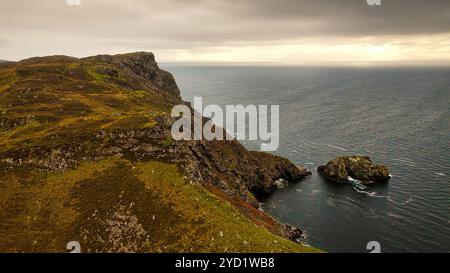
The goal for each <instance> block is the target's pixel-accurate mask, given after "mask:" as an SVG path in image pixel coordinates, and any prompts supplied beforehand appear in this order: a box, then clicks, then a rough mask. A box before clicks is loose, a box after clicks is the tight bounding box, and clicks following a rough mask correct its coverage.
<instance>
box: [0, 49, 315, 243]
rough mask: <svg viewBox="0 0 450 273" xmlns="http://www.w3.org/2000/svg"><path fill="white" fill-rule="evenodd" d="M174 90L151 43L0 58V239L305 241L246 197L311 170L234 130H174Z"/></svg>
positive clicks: (177, 100)
mask: <svg viewBox="0 0 450 273" xmlns="http://www.w3.org/2000/svg"><path fill="white" fill-rule="evenodd" d="M179 94H180V91H179V89H178V87H177V85H176V83H175V80H174V79H173V76H172V75H171V74H170V73H168V72H166V71H163V70H161V69H159V67H158V65H157V63H156V62H155V59H154V56H153V54H151V53H145V52H139V53H132V54H123V55H115V56H108V55H99V56H94V57H89V58H84V59H77V58H72V57H66V56H52V57H43V58H31V59H27V60H23V61H20V62H18V63H3V64H0V172H1V173H2V175H1V178H0V187H1V188H2V191H1V193H0V219H1V220H0V251H63V249H64V247H65V244H64V242H65V241H67V242H68V241H73V240H75V241H77V240H78V241H80V242H81V243H82V245H84V246H85V247H86V251H101V252H105V251H113V252H116V251H207V250H210V251H305V250H312V249H307V248H303V247H301V246H300V245H296V244H293V243H290V242H288V241H284V240H283V239H281V238H278V239H274V238H273V237H275V236H274V235H272V234H269V233H267V234H266V229H268V230H269V231H271V232H273V233H275V234H277V235H280V236H283V237H286V238H290V239H296V238H297V237H298V236H299V234H300V232H299V231H298V230H295V229H293V228H291V227H289V226H283V225H280V224H278V223H277V222H276V221H274V220H273V219H271V218H270V217H268V216H266V215H264V214H263V213H261V212H259V211H258V210H256V209H255V208H256V207H257V200H256V198H255V196H258V195H264V194H268V193H270V192H272V191H274V190H275V189H276V183H275V181H276V180H277V179H280V178H283V179H286V180H289V181H293V180H296V181H297V180H301V179H303V178H304V177H305V176H307V175H309V172H308V171H306V170H305V169H302V168H297V167H296V166H294V165H293V164H292V163H290V162H289V161H288V160H286V159H284V158H280V157H277V156H273V155H270V154H265V153H258V152H249V151H247V150H246V149H245V148H244V147H243V146H242V145H241V144H239V143H238V142H237V141H213V142H206V141H181V142H175V141H173V140H172V139H171V135H170V127H171V124H172V123H173V119H172V118H170V110H171V108H172V107H173V106H174V105H176V104H181V103H183V102H182V100H181V98H180V96H179ZM206 189H207V190H208V191H206ZM211 192H212V193H213V194H211ZM220 200H226V201H228V202H225V203H223V202H220ZM230 204H231V205H230ZM196 212H197V213H196ZM157 219H158V220H157ZM249 220H250V221H253V222H258V223H259V227H254V225H253V224H251V223H250V222H248V221H249ZM19 226H22V227H23V228H22V229H18V227H19ZM212 226H214V228H212ZM127 230H128V231H129V232H127ZM239 230H241V231H242V230H246V231H245V232H244V231H242V234H239V233H240V232H238V231H239ZM190 232H192V234H189V233H190ZM210 232H211V233H213V234H209V233H210ZM163 233H164V234H165V233H169V234H172V235H171V236H169V235H167V236H166V235H162V234H163ZM225 233H227V235H226V236H225ZM235 233H236V234H235ZM244 233H245V235H244ZM252 234H253V235H252ZM33 236H34V237H33ZM67 236H68V237H70V238H68V237H67ZM189 236H192V238H190V240H189V239H188V238H185V237H189ZM210 236H212V237H210ZM213 237H214V238H217V239H216V240H214V239H213V240H214V241H213V242H211V241H210V240H211V238H213ZM243 237H246V238H243ZM236 238H238V239H236ZM194 241H195V242H194ZM249 241H253V244H255V245H252V246H250V245H248V244H249ZM273 241H277V243H276V244H274V243H273ZM243 242H246V243H243ZM270 242H272V243H270ZM278 242H280V243H278ZM180 244H181V245H180Z"/></svg>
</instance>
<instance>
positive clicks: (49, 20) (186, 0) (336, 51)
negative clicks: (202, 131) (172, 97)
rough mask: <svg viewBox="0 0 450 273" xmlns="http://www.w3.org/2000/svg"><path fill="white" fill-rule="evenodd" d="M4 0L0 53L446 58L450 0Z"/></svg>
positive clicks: (164, 58) (180, 58) (219, 58)
mask: <svg viewBox="0 0 450 273" xmlns="http://www.w3.org/2000/svg"><path fill="white" fill-rule="evenodd" d="M67 1H77V0H0V59H8V60H19V59H23V58H27V57H31V56H42V55H54V54H64V55H72V56H79V57H82V56H89V55H95V54H101V53H122V52H132V51H142V50H145V51H152V52H154V53H155V54H156V56H157V59H158V60H159V61H160V62H285V63H310V62H311V63H314V62H337V63H340V62H356V63H358V62H360V63H365V62H372V61H395V62H398V61H409V62H422V61H432V62H449V63H450V0H381V6H369V5H368V4H367V1H366V0H81V5H80V6H70V5H68V4H67Z"/></svg>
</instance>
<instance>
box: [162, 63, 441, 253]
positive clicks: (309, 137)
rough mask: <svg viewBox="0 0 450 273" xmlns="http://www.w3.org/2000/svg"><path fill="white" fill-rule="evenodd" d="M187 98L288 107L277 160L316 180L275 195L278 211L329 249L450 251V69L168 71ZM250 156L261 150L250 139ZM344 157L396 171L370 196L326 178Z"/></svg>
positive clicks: (269, 204)
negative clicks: (325, 171)
mask: <svg viewBox="0 0 450 273" xmlns="http://www.w3.org/2000/svg"><path fill="white" fill-rule="evenodd" d="M162 67H163V68H165V69H166V70H169V71H170V72H172V73H173V74H174V76H175V78H176V80H177V83H178V85H179V87H180V89H181V92H182V97H183V98H184V99H185V100H187V101H192V100H193V97H194V96H200V97H202V98H203V102H204V104H219V105H226V104H244V105H248V104H256V105H259V104H278V105H280V146H279V149H278V150H277V151H275V152H274V153H275V154H278V155H282V156H285V157H287V158H289V159H290V160H291V161H292V162H294V163H295V164H298V165H303V166H305V167H307V168H308V169H310V170H311V171H312V172H313V175H312V176H311V177H310V178H308V179H306V180H304V181H302V182H300V183H297V184H291V185H289V186H288V187H286V188H283V189H281V190H279V191H277V192H276V193H274V194H272V195H271V196H270V197H269V198H268V199H267V200H265V202H264V203H263V208H264V210H265V211H267V212H268V213H269V214H271V215H272V216H274V217H275V218H277V219H279V220H280V221H282V222H286V223H290V224H294V225H296V226H299V227H300V228H301V229H303V230H305V231H306V234H307V242H308V243H309V244H310V245H313V246H315V247H318V248H321V249H324V250H326V251H328V252H369V250H367V249H366V247H367V244H368V242H370V241H377V242H379V243H380V244H381V251H382V252H450V110H449V108H450V68H442V67H440V68H439V67H429V68H426V67H415V68H414V67H408V68H407V67H398V68H395V67H384V68H383V67H372V68H368V67H341V68H337V67H328V68H327V67H295V66H217V65H174V64H166V65H163V66H162ZM245 145H246V146H247V147H248V148H250V149H257V148H258V147H259V146H258V145H257V143H253V142H250V143H249V142H245ZM338 155H367V156H370V157H371V158H372V160H373V161H374V162H375V163H382V164H386V165H388V166H389V167H390V168H391V173H392V176H393V177H392V179H391V180H390V182H389V183H387V184H379V185H375V186H371V187H370V188H369V190H368V191H366V192H358V191H356V190H355V189H354V188H353V187H352V186H351V185H350V184H342V185H337V184H334V183H331V182H328V181H326V180H324V179H323V178H322V177H321V176H320V175H318V174H317V172H316V169H317V167H318V166H319V165H322V164H324V163H326V162H327V161H329V160H331V159H333V158H334V157H336V156H338Z"/></svg>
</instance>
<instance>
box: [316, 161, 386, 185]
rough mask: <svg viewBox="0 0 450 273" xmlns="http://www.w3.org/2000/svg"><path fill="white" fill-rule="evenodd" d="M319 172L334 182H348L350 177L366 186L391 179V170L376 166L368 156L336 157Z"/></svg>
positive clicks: (320, 168) (321, 167)
mask: <svg viewBox="0 0 450 273" xmlns="http://www.w3.org/2000/svg"><path fill="white" fill-rule="evenodd" d="M318 172H319V173H320V174H322V175H323V176H325V177H326V178H327V179H329V180H331V181H334V182H348V181H349V179H348V178H349V177H350V178H352V179H356V180H359V181H361V182H363V183H364V184H370V183H374V182H380V181H387V180H389V179H390V174H389V168H388V167H386V166H384V165H374V164H373V163H372V160H371V159H370V158H369V157H367V156H342V157H336V158H335V159H333V160H331V161H330V162H328V163H327V164H326V165H324V166H320V167H319V168H318Z"/></svg>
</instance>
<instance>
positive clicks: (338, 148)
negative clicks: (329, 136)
mask: <svg viewBox="0 0 450 273" xmlns="http://www.w3.org/2000/svg"><path fill="white" fill-rule="evenodd" d="M324 145H325V146H328V147H330V148H333V149H336V150H339V151H343V152H346V151H347V149H345V148H342V147H339V146H334V145H331V144H324Z"/></svg>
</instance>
